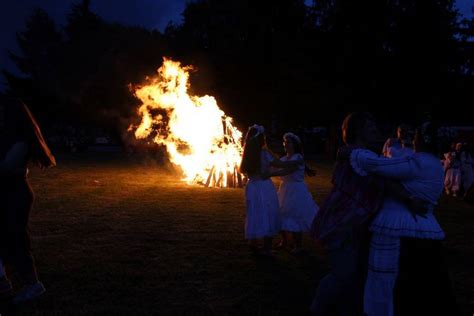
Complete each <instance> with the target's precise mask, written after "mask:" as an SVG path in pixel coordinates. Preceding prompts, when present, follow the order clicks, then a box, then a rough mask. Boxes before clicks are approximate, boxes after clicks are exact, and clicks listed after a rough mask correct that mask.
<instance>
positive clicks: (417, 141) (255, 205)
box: [240, 113, 457, 316]
mask: <svg viewBox="0 0 474 316" xmlns="http://www.w3.org/2000/svg"><path fill="white" fill-rule="evenodd" d="M374 135H377V128H376V123H375V120H374V117H373V116H372V115H370V114H369V113H353V114H350V115H348V116H347V117H346V118H345V120H344V122H343V124H342V137H343V141H344V143H345V145H344V146H342V147H341V148H340V149H339V151H338V153H337V159H336V164H335V168H334V171H333V177H332V185H333V187H332V189H331V191H330V193H329V195H328V196H327V197H326V199H325V200H324V201H323V203H322V204H321V206H320V207H318V206H317V205H316V203H315V202H314V201H313V198H312V196H311V194H310V192H309V190H308V187H307V186H306V184H305V182H304V174H305V171H306V172H307V173H312V170H311V169H309V168H308V167H306V165H305V162H304V155H303V149H302V142H301V140H300V139H299V138H298V136H296V135H294V134H292V133H286V134H285V135H284V136H283V144H284V148H285V152H286V154H285V155H284V156H283V157H282V158H281V159H278V157H276V156H275V155H274V154H273V153H272V152H271V151H270V150H269V149H268V147H267V145H266V141H265V130H264V128H263V127H262V126H259V125H253V126H251V127H250V128H249V129H248V131H247V134H246V137H245V146H244V153H243V156H242V162H241V166H240V168H241V172H243V173H244V174H246V176H247V178H248V183H247V185H246V188H245V199H246V208H247V212H246V222H245V237H246V238H247V239H248V241H249V245H250V248H251V250H252V251H253V252H257V254H259V255H263V256H269V257H271V256H273V254H272V245H273V239H274V238H276V237H277V236H278V235H280V234H281V237H280V238H281V242H280V244H279V246H281V247H286V246H287V245H288V244H289V241H290V239H289V236H290V235H289V233H291V234H292V235H293V240H294V248H293V250H292V251H293V252H294V253H299V252H301V249H302V234H303V233H310V234H311V236H312V238H314V239H315V240H317V241H318V243H319V244H320V245H322V246H323V247H324V249H325V252H326V253H327V257H328V261H329V265H330V272H329V274H328V275H326V276H325V277H324V278H323V279H321V281H320V282H319V285H318V288H317V291H316V294H315V297H314V300H313V302H312V304H311V307H310V309H311V312H312V314H314V315H368V316H384V315H387V316H391V315H457V307H456V303H455V299H454V296H453V293H452V288H451V284H450V279H449V276H448V270H447V267H446V266H445V263H444V258H443V254H442V253H443V248H442V244H441V241H442V240H443V239H444V238H445V234H444V231H443V229H442V228H441V226H440V224H439V223H438V221H437V219H436V216H435V214H434V209H435V207H436V205H437V203H438V200H439V199H440V197H441V195H442V193H443V190H444V189H445V174H446V175H447V171H449V170H450V169H449V168H452V167H449V168H447V167H446V164H448V163H449V162H443V163H441V162H440V159H439V156H438V154H439V153H438V150H439V146H438V128H437V127H436V126H435V124H433V123H431V122H424V123H423V124H422V125H421V126H419V127H418V128H417V129H416V130H413V131H412V130H410V129H409V128H407V127H405V126H401V127H400V128H399V130H398V138H396V139H389V140H387V143H386V144H385V145H384V148H383V152H382V155H379V153H376V152H374V151H371V150H370V149H369V148H371V144H372V143H373V142H374V141H375V139H374V137H375V136H374ZM272 177H281V180H282V181H281V184H280V187H279V189H278V190H277V189H276V188H275V186H274V184H273V181H272V180H271V178H272ZM261 241H263V245H262V246H261V245H259V242H261ZM260 246H261V247H260Z"/></svg>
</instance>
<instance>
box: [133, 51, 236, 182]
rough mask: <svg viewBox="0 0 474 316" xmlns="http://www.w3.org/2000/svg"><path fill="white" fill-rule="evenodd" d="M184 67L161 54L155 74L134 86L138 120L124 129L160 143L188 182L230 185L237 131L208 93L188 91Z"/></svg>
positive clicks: (234, 172) (234, 165)
mask: <svg viewBox="0 0 474 316" xmlns="http://www.w3.org/2000/svg"><path fill="white" fill-rule="evenodd" d="M190 69H191V67H189V66H188V67H181V63H180V62H176V61H172V60H170V59H167V58H164V59H163V65H162V66H161V67H160V68H159V69H158V75H157V76H156V77H154V78H149V79H148V81H147V84H146V85H143V86H139V87H137V88H136V89H135V91H134V93H135V95H136V96H137V97H138V98H139V99H140V100H141V101H142V105H141V106H140V108H139V109H138V113H139V115H140V116H141V123H140V124H139V125H138V126H130V128H129V131H134V132H135V137H136V138H139V139H144V138H149V137H152V138H153V141H154V142H155V143H157V144H161V145H164V146H166V149H167V152H168V155H169V159H170V161H171V162H172V163H173V164H175V165H177V166H179V167H181V169H182V171H183V174H184V179H183V180H185V181H187V182H188V183H202V184H206V185H211V186H220V187H226V186H230V185H232V186H236V185H235V181H236V179H237V178H238V176H237V175H238V171H237V170H238V165H239V163H240V160H241V156H242V145H241V139H242V133H241V132H240V131H239V130H238V129H237V128H236V127H235V126H233V125H232V118H231V117H229V116H226V115H225V113H224V112H223V111H222V110H221V109H220V108H219V106H218V105H217V102H216V100H215V99H214V97H212V96H207V95H206V96H201V97H199V96H194V95H189V94H188V88H189V70H190ZM239 177H240V175H239Z"/></svg>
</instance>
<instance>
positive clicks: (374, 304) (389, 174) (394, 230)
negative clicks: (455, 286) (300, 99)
mask: <svg viewBox="0 0 474 316" xmlns="http://www.w3.org/2000/svg"><path fill="white" fill-rule="evenodd" d="M435 138H436V129H435V128H434V127H433V126H432V125H431V124H429V123H426V124H425V125H423V128H422V129H421V130H420V131H418V132H417V134H416V137H415V141H414V147H415V154H413V155H410V156H404V157H399V158H392V159H386V158H380V157H378V156H377V155H376V154H375V153H373V152H371V151H367V150H361V149H357V150H354V151H352V153H351V165H352V167H353V169H354V171H355V172H357V173H358V174H359V175H361V176H366V175H368V174H376V175H380V176H383V177H386V178H390V179H398V180H400V181H401V184H402V185H403V186H404V188H405V189H406V190H407V191H408V192H410V193H411V194H412V196H413V197H415V198H418V199H421V200H423V201H425V202H426V203H427V206H428V212H427V214H426V215H425V216H418V215H415V214H413V213H412V212H410V211H409V210H408V209H407V206H406V205H405V204H403V203H402V202H401V201H399V200H396V199H394V198H392V197H390V196H387V197H386V198H385V201H384V203H383V206H382V208H381V210H380V211H379V213H378V214H377V215H376V217H375V218H374V220H373V222H372V223H371V226H370V230H371V231H372V233H373V235H372V238H371V245H370V253H369V268H368V275H367V280H366V286H365V293H364V312H365V313H366V314H367V315H368V316H385V315H387V316H391V315H394V313H395V314H399V315H409V314H413V315H420V313H421V314H423V315H448V314H450V315H455V314H456V307H455V304H454V299H453V296H452V293H451V292H450V282H449V277H448V274H447V270H446V269H445V268H444V266H443V258H442V255H441V250H440V249H441V244H440V241H441V240H442V239H444V237H445V236H444V232H443V230H442V229H441V227H440V225H439V223H438V221H437V220H436V217H435V216H434V214H433V209H434V207H435V205H436V204H437V201H438V199H439V198H440V196H441V194H442V192H443V176H444V172H443V168H442V167H441V165H440V164H439V160H438V159H437V157H436V156H435V153H436V149H437V146H436V139H435ZM396 282H398V283H397V290H396V291H395V285H396ZM394 297H395V298H396V304H394ZM425 299H426V300H425Z"/></svg>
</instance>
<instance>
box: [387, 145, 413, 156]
mask: <svg viewBox="0 0 474 316" xmlns="http://www.w3.org/2000/svg"><path fill="white" fill-rule="evenodd" d="M414 153H415V152H414V151H413V148H408V147H389V148H388V152H387V157H388V158H397V157H406V156H410V155H413V154H414Z"/></svg>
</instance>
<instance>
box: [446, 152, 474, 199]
mask: <svg viewBox="0 0 474 316" xmlns="http://www.w3.org/2000/svg"><path fill="white" fill-rule="evenodd" d="M451 149H452V150H451V151H449V152H447V153H445V154H444V157H443V158H444V159H443V160H442V163H443V167H444V172H445V181H444V187H445V191H446V194H447V195H452V196H454V197H457V196H464V197H468V195H469V194H472V190H473V188H472V187H473V184H474V151H473V150H474V148H473V146H472V144H467V143H453V145H452V146H451Z"/></svg>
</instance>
